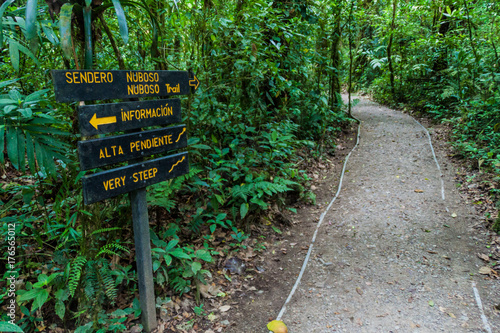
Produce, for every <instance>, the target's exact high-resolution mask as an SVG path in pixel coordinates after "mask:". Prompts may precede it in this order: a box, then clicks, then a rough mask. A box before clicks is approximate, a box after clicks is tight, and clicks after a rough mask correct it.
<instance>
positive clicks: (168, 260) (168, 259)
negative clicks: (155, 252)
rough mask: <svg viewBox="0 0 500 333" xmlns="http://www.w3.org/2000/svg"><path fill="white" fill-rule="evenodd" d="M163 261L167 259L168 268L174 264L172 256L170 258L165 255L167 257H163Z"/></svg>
mask: <svg viewBox="0 0 500 333" xmlns="http://www.w3.org/2000/svg"><path fill="white" fill-rule="evenodd" d="M163 259H165V264H166V265H167V266H170V264H171V263H172V257H171V256H169V255H168V254H165V255H164V256H163Z"/></svg>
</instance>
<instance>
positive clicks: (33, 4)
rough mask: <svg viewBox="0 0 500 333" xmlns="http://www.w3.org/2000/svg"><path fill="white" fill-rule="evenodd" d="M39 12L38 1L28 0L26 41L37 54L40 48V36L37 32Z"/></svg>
mask: <svg viewBox="0 0 500 333" xmlns="http://www.w3.org/2000/svg"><path fill="white" fill-rule="evenodd" d="M37 10H38V1H37V0H28V3H27V4H26V39H27V40H28V44H29V46H30V49H31V51H33V52H36V49H37V47H38V38H37V37H38V35H37V31H36V24H37V21H36V15H37Z"/></svg>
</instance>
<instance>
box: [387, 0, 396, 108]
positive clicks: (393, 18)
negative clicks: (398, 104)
mask: <svg viewBox="0 0 500 333" xmlns="http://www.w3.org/2000/svg"><path fill="white" fill-rule="evenodd" d="M397 5H398V0H393V2H392V22H391V30H390V31H391V32H390V37H389V44H388V45H387V62H388V63H389V78H390V80H391V93H392V98H393V99H394V100H396V99H397V98H396V88H395V87H394V68H393V66H392V53H391V52H392V39H393V37H394V29H395V21H396V7H397Z"/></svg>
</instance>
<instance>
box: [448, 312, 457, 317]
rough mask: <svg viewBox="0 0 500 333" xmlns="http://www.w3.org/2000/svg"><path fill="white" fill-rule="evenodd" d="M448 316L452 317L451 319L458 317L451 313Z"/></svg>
mask: <svg viewBox="0 0 500 333" xmlns="http://www.w3.org/2000/svg"><path fill="white" fill-rule="evenodd" d="M448 316H450V317H451V318H457V317H455V315H454V314H453V313H451V312H448Z"/></svg>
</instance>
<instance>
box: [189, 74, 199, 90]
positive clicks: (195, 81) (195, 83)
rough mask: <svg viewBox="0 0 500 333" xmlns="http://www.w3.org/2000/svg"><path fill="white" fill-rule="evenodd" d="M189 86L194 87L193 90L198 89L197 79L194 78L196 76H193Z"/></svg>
mask: <svg viewBox="0 0 500 333" xmlns="http://www.w3.org/2000/svg"><path fill="white" fill-rule="evenodd" d="M189 85H190V86H191V87H194V90H196V89H198V86H199V85H200V81H199V80H198V78H197V77H196V75H195V76H194V79H193V80H189Z"/></svg>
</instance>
